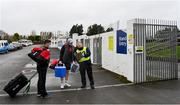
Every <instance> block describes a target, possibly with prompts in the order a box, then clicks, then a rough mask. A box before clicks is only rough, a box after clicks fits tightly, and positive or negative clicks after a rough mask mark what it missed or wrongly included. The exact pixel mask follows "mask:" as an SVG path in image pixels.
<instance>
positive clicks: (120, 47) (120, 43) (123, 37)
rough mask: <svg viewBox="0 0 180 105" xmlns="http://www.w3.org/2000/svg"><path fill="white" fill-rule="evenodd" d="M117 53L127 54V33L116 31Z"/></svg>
mask: <svg viewBox="0 0 180 105" xmlns="http://www.w3.org/2000/svg"><path fill="white" fill-rule="evenodd" d="M116 36H117V38H116V39H117V44H116V45H117V47H116V48H117V49H116V51H117V53H119V54H127V33H126V32H124V31H122V30H117V35H116Z"/></svg>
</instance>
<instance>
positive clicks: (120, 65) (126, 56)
mask: <svg viewBox="0 0 180 105" xmlns="http://www.w3.org/2000/svg"><path fill="white" fill-rule="evenodd" d="M95 39H99V42H98V44H96V43H97V41H96V42H95ZM87 40H89V45H88V47H89V48H90V50H91V53H92V54H91V59H92V63H95V64H100V65H102V67H103V68H105V69H107V70H109V71H112V72H114V73H117V74H120V75H123V76H125V77H127V79H128V80H129V81H132V82H133V81H134V80H133V79H134V77H133V76H134V73H133V72H134V69H133V65H134V63H133V61H134V50H133V49H134V47H133V44H134V38H133V20H131V21H128V22H127V29H126V30H121V29H115V30H114V31H112V32H107V33H102V34H98V35H92V36H87V35H81V36H78V34H73V43H74V45H76V43H77V41H81V42H83V44H84V45H85V46H87V43H86V42H85V41H87ZM95 47H98V48H97V49H95ZM94 50H98V51H94ZM95 53H100V54H99V56H101V57H99V56H98V55H96V54H95ZM95 57H96V58H95ZM99 59H101V60H100V62H97V61H98V60H99Z"/></svg>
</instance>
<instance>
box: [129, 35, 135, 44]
mask: <svg viewBox="0 0 180 105" xmlns="http://www.w3.org/2000/svg"><path fill="white" fill-rule="evenodd" d="M128 44H134V35H133V34H129V35H128Z"/></svg>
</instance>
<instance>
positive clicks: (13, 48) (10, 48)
mask: <svg viewBox="0 0 180 105" xmlns="http://www.w3.org/2000/svg"><path fill="white" fill-rule="evenodd" d="M8 50H9V51H15V50H17V47H16V46H14V45H13V44H12V43H10V44H9V48H8Z"/></svg>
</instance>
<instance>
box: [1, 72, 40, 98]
mask: <svg viewBox="0 0 180 105" xmlns="http://www.w3.org/2000/svg"><path fill="white" fill-rule="evenodd" d="M36 74H37V72H35V73H34V74H33V75H32V76H31V77H30V78H29V79H28V78H27V77H26V76H25V75H24V74H23V73H20V74H18V75H17V76H16V77H15V78H14V79H12V80H11V81H10V82H9V83H8V84H7V85H6V86H5V87H4V89H3V90H4V91H5V92H6V93H8V94H9V96H10V97H15V96H16V94H17V93H18V92H19V91H20V90H21V89H22V88H23V87H25V86H27V87H26V89H25V91H24V92H26V93H27V92H28V91H29V89H30V83H31V79H32V78H33V77H34V76H35V75H36ZM24 92H23V93H24Z"/></svg>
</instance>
